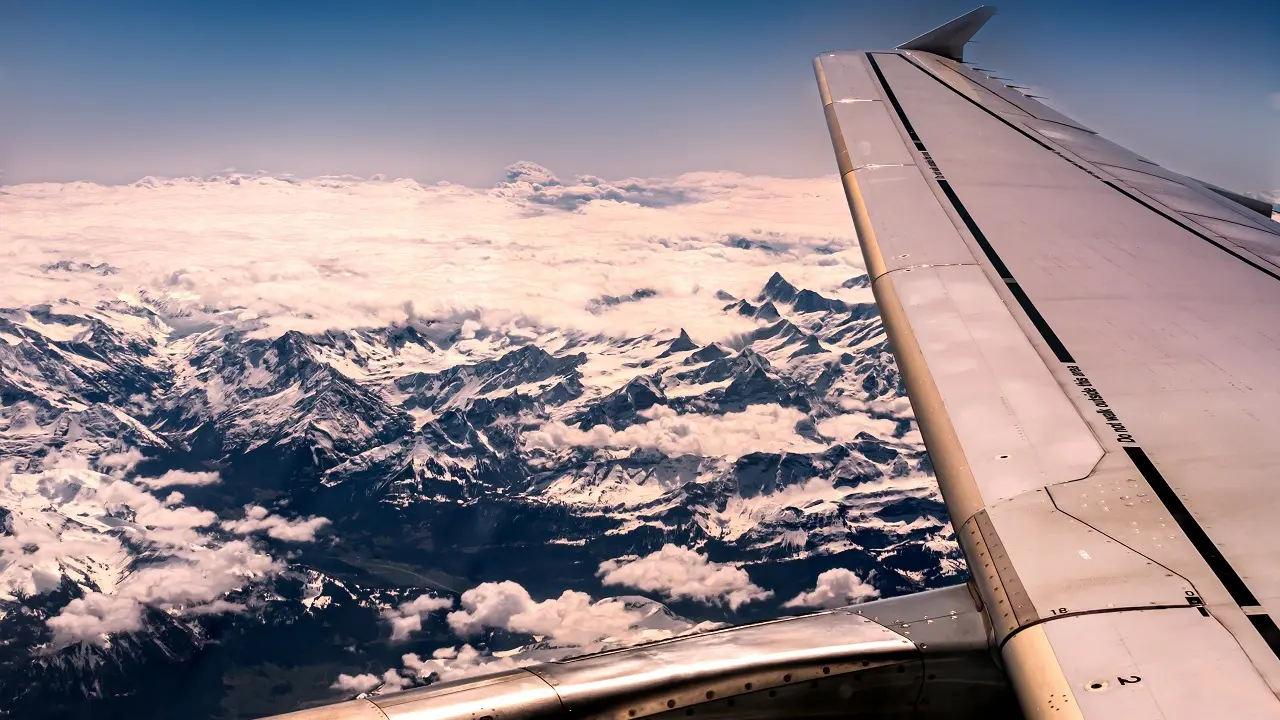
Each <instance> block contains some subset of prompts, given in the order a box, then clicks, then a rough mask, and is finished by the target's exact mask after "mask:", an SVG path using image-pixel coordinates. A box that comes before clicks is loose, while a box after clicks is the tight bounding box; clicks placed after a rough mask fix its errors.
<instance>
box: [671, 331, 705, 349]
mask: <svg viewBox="0 0 1280 720" xmlns="http://www.w3.org/2000/svg"><path fill="white" fill-rule="evenodd" d="M668 349H669V350H670V351H671V352H685V351H686V350H697V349H698V346H697V345H696V344H695V343H694V342H693V338H690V337H689V333H688V332H687V331H686V330H685V329H684V328H680V337H678V338H676V339H675V340H672V341H671V347H670V348H668Z"/></svg>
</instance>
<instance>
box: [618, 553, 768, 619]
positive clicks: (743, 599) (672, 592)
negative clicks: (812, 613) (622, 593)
mask: <svg viewBox="0 0 1280 720" xmlns="http://www.w3.org/2000/svg"><path fill="white" fill-rule="evenodd" d="M596 575H598V576H599V577H600V579H601V580H602V581H603V582H604V584H605V585H625V586H627V587H633V588H636V589H638V590H644V591H647V592H656V593H659V594H661V595H662V596H663V597H665V598H667V599H668V600H683V599H688V600H695V601H697V602H701V603H707V604H717V605H721V604H727V605H728V606H729V607H730V608H732V609H734V610H737V609H738V608H739V607H741V606H742V605H745V604H746V603H749V602H754V601H756V600H765V599H768V598H770V597H772V596H773V591H771V590H765V589H764V588H762V587H760V586H758V585H756V584H755V583H753V582H751V578H750V577H749V576H748V575H747V573H746V571H745V570H743V569H742V568H739V567H735V566H733V565H728V564H723V563H716V562H711V560H710V559H708V558H707V556H706V555H702V554H701V553H698V552H696V551H694V550H690V549H688V548H682V547H678V546H675V545H669V544H668V545H663V546H662V549H661V550H658V551H657V552H653V553H650V554H648V555H646V556H644V557H637V556H627V557H621V558H617V559H615V560H606V561H605V562H602V563H600V567H599V569H598V571H597V572H596Z"/></svg>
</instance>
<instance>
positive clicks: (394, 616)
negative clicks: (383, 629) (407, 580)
mask: <svg viewBox="0 0 1280 720" xmlns="http://www.w3.org/2000/svg"><path fill="white" fill-rule="evenodd" d="M451 607H453V599H452V598H447V597H431V596H430V595H423V596H421V597H419V598H415V599H413V600H410V601H409V602H407V603H402V604H401V605H399V606H398V607H394V608H390V609H387V610H384V611H383V612H382V617H383V618H384V619H386V620H387V621H388V622H390V623H391V639H392V640H408V639H409V635H410V634H412V633H415V632H417V631H419V630H421V629H422V619H423V618H424V617H426V616H427V615H430V614H431V613H433V612H435V611H437V610H444V609H446V608H451Z"/></svg>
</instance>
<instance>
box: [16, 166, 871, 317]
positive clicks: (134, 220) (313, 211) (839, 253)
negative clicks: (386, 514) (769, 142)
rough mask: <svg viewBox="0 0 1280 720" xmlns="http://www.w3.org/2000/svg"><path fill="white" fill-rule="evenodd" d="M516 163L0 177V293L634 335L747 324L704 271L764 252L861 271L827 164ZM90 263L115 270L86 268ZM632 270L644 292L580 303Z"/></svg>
mask: <svg viewBox="0 0 1280 720" xmlns="http://www.w3.org/2000/svg"><path fill="white" fill-rule="evenodd" d="M515 175H516V177H514V178H513V181H512V182H510V183H504V184H502V185H501V186H499V187H497V188H493V189H488V190H486V189H473V188H466V187H462V186H458V185H440V186H432V187H421V186H419V185H417V184H416V183H413V182H408V181H406V182H401V181H396V182H362V181H358V180H333V179H315V180H297V179H290V180H288V181H282V180H275V179H272V178H235V177H222V178H213V179H210V180H194V179H193V180H152V181H150V182H146V183H140V184H139V185H138V186H99V185H94V184H91V183H70V184H62V185H59V184H30V185H15V186H8V187H6V188H5V192H4V194H3V195H0V213H3V215H4V217H5V223H4V225H3V227H0V244H3V246H4V247H5V248H6V249H7V251H8V252H7V254H6V256H5V273H6V274H5V280H6V282H5V283H4V284H3V286H0V307H29V306H33V305H37V304H41V303H54V304H55V305H56V304H57V303H58V302H61V301H62V300H63V299H64V298H65V299H66V300H69V301H73V302H79V303H83V304H88V305H93V304H96V303H97V302H99V301H103V300H117V299H120V298H126V299H134V300H145V301H146V302H147V303H148V304H149V305H150V306H151V307H152V308H154V309H155V310H156V311H158V312H159V313H160V314H161V315H162V316H164V317H165V318H169V319H174V321H175V322H177V321H178V320H181V321H183V322H185V323H186V324H187V325H194V326H199V325H200V324H202V323H214V324H226V323H230V324H236V325H245V324H248V323H261V324H263V325H264V327H263V329H262V332H263V334H270V335H275V334H279V332H280V331H282V330H284V329H288V328H297V329H301V330H304V331H319V330H324V329H328V328H330V327H333V328H350V327H368V326H384V325H386V324H388V323H391V322H402V321H404V320H405V319H406V316H407V315H412V316H413V317H415V318H417V319H423V320H425V319H437V320H441V321H443V322H446V323H454V324H457V325H461V323H462V322H463V321H464V320H467V319H470V320H473V321H474V322H476V323H479V324H480V325H481V326H483V327H486V328H491V329H495V330H503V329H517V328H519V327H521V326H526V325H530V324H536V325H541V326H546V327H558V328H565V329H578V330H584V331H587V332H592V333H595V332H600V333H606V334H611V335H613V334H627V335H633V336H634V335H635V334H638V333H641V332H658V331H664V330H666V331H670V330H675V329H678V328H673V327H671V325H672V322H673V318H679V323H680V325H681V326H684V327H686V328H687V329H688V331H689V332H690V333H691V334H692V335H693V336H695V337H698V338H700V339H702V338H705V341H711V340H716V339H722V338H727V337H731V336H733V335H735V334H737V333H739V332H742V331H743V330H748V329H751V328H754V327H755V325H754V322H753V321H751V320H749V319H745V318H740V317H737V316H726V315H724V314H723V313H722V312H721V306H722V305H723V303H722V302H721V301H719V300H716V299H715V298H714V293H715V291H716V290H718V289H723V290H726V291H728V292H730V293H733V294H735V295H738V296H745V295H748V294H754V293H755V292H757V291H758V290H759V288H760V286H761V285H762V284H763V282H764V281H765V280H766V279H767V278H768V277H769V275H771V274H772V273H773V272H774V271H775V270H778V271H781V272H782V273H783V274H785V275H786V277H787V278H788V279H789V280H791V281H792V282H796V283H798V284H800V285H802V286H804V287H809V288H813V289H815V290H823V289H824V288H836V287H838V286H839V284H840V283H841V282H843V281H844V280H845V279H847V278H848V277H850V276H852V275H855V274H859V273H860V268H861V265H862V260H861V256H860V254H859V252H858V250H857V248H856V246H855V244H854V242H853V239H852V237H853V233H852V230H851V227H850V225H849V220H848V211H847V209H846V207H845V204H844V201H843V196H842V194H841V189H840V184H839V182H838V181H836V180H835V179H834V178H830V177H828V178H812V179H780V178H767V177H747V176H742V175H736V174H732V173H694V174H689V175H684V176H681V177H679V178H676V179H674V180H634V179H631V180H624V181H617V182H612V181H604V180H600V179H599V178H593V177H583V178H580V179H578V180H574V181H559V180H554V177H543V175H546V176H550V173H549V172H548V171H546V170H545V169H535V168H532V167H526V168H525V169H524V170H521V171H519V172H517V173H515ZM553 180H554V182H552V181H553ZM566 208H572V210H567V209H566ZM738 238H746V239H748V240H749V241H750V242H749V244H751V245H753V246H760V245H767V246H768V247H769V248H771V249H769V250H762V249H758V248H757V249H740V248H738V247H734V246H733V241H734V240H735V239H738ZM268 241H269V242H268ZM61 261H68V262H67V263H63V264H62V265H58V263H60V262H61ZM102 263H109V264H110V266H111V268H113V269H114V272H109V273H105V274H104V273H103V272H101V271H99V270H94V269H93V268H95V267H100V266H101V264H102ZM55 267H56V269H50V268H55ZM642 287H647V288H651V289H653V290H655V291H656V293H657V294H656V295H655V296H654V297H651V298H648V299H645V300H643V301H641V302H633V303H624V304H621V305H618V306H616V307H613V308H611V309H609V310H608V311H607V312H603V313H599V314H594V313H592V312H590V311H589V309H588V306H589V304H590V301H591V300H592V299H594V298H599V297H601V296H604V295H613V296H624V295H628V294H630V293H632V292H634V291H635V290H636V289H638V288H642Z"/></svg>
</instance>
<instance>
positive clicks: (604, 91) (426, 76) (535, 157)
mask: <svg viewBox="0 0 1280 720" xmlns="http://www.w3.org/2000/svg"><path fill="white" fill-rule="evenodd" d="M973 4H974V3H972V2H949V1H942V0H929V1H926V2H918V3H912V4H910V5H909V6H901V7H900V6H889V5H887V4H874V3H869V2H863V3H859V2H834V1H827V0H810V1H808V2H803V3H797V4H791V5H787V6H785V7H784V6H782V5H781V4H775V3H764V2H746V3H728V2H720V1H719V0H713V1H709V2H704V3H699V4H697V5H696V6H689V5H684V4H677V3H662V2H659V3H648V4H645V5H643V6H641V5H617V6H608V7H603V6H598V5H591V4H587V3H574V2H567V1H565V0H557V1H554V2H549V3H542V4H539V5H538V6H537V7H536V8H534V7H529V6H525V5H523V4H520V3H512V2H498V1H496V0H495V1H491V2H484V3H477V4H472V5H467V6H465V7H464V6H452V5H444V4H421V5H417V4H402V3H370V4H365V5H361V6H359V7H354V6H347V5H343V4H338V3H328V2H321V3H308V4H305V5H304V4H301V3H291V2H285V3H275V4H272V5H271V6H269V7H259V6H257V5H253V4H249V3H243V2H229V3H220V4H210V3H199V4H182V5H180V6H179V5H173V4H169V3H159V2H150V1H148V0H135V1H133V2H128V3H125V4H122V5H114V6H112V7H110V8H107V7H102V6H98V5H96V4H93V3H88V2H81V1H80V0H73V1H69V2H57V1H55V2H48V3H40V4H38V5H37V4H26V5H22V6H20V7H14V8H11V9H10V11H9V12H8V13H7V14H8V15H9V17H7V18H6V20H7V22H6V23H5V24H4V26H3V27H2V28H0V91H3V92H4V94H5V96H6V97H7V99H8V100H9V102H8V103H6V104H5V107H4V108H3V109H0V168H2V169H3V172H4V174H3V180H2V182H3V183H5V184H8V185H13V184H21V183H27V182H41V181H51V182H71V181H91V182H98V183H106V184H122V183H129V182H133V181H136V180H138V179H140V178H142V177H145V176H160V177H184V176H200V177H207V176H209V175H212V174H216V173H218V172H220V171H222V170H224V169H225V168H229V167H230V168H238V169H239V170H240V171H244V172H250V173H252V172H256V171H259V170H263V171H266V172H268V173H271V174H274V175H280V174H286V173H292V174H295V175H298V176H302V177H314V176H320V175H343V174H351V175H356V176H359V177H370V176H372V175H374V174H385V175H387V176H388V177H408V178H413V179H415V180H417V181H419V182H423V183H433V182H436V181H439V180H447V181H449V182H454V183H459V184H464V185H469V186H492V185H493V184H494V183H496V182H498V181H499V180H500V179H501V178H502V175H503V172H504V169H505V168H506V167H507V166H508V165H510V164H512V163H513V162H516V161H519V160H530V161H534V162H537V163H539V164H541V165H544V166H546V167H549V168H551V169H552V170H554V171H555V172H557V173H559V174H560V175H562V176H564V177H572V176H577V175H599V176H602V177H608V178H623V177H651V178H652V177H667V178H670V177H674V176H678V175H681V174H684V173H688V172H692V171H730V172H739V173H743V174H748V175H763V176H775V177H815V176H825V175H830V174H831V173H833V172H834V169H835V166H834V160H833V158H832V155H831V149H830V143H829V141H828V138H827V135H826V128H825V125H824V123H823V119H822V113H821V111H820V108H819V104H818V97H817V90H816V87H815V84H814V80H813V76H812V71H811V66H810V61H811V59H812V57H813V56H814V55H816V54H817V53H819V52H821V51H823V50H827V49H837V48H856V47H891V46H892V45H894V44H897V43H899V42H901V41H903V40H905V39H907V38H909V37H911V36H913V35H915V34H918V33H920V32H922V31H924V30H927V29H929V28H930V27H933V26H935V25H937V24H940V23H941V22H944V21H946V20H947V19H949V18H951V17H954V16H956V15H958V14H960V13H962V12H964V11H966V10H968V9H970V8H971V7H972V5H973ZM1278 29H1280V18H1278V17H1277V16H1276V14H1275V13H1274V12H1270V10H1269V8H1268V7H1267V6H1266V5H1264V4H1262V3H1261V2H1249V1H1246V0H1233V1H1232V2H1228V3H1220V4H1216V5H1213V6H1206V5H1204V4H1200V3H1190V2H1176V3H1173V4H1168V3H1165V4H1160V5H1155V4H1153V3H1140V4H1129V5H1126V6H1125V7H1123V8H1117V7H1111V6H1109V5H1107V4H1104V3H1100V2H1087V3H1076V4H1072V5H1069V6H1068V5H1063V6H1051V5H1049V4H1039V3H1037V4H1030V3H1019V4H1003V5H1001V6H1000V11H999V14H998V15H997V16H996V17H995V18H994V19H993V20H992V21H991V23H990V24H989V25H988V27H986V28H984V30H983V31H982V32H981V33H980V34H979V36H978V41H977V42H975V43H973V44H971V45H970V47H969V50H968V57H969V58H970V59H971V60H973V61H975V62H976V63H978V64H980V65H982V66H983V67H988V68H993V69H995V70H998V71H1000V72H1001V74H1002V75H1004V76H1006V77H1011V78H1013V79H1015V80H1016V81H1018V82H1019V83H1021V84H1026V85H1030V86H1033V87H1035V88H1036V89H1037V90H1038V91H1039V92H1040V93H1042V94H1047V95H1048V96H1049V102H1050V103H1051V104H1052V105H1054V106H1055V107H1058V108H1059V109H1061V110H1063V111H1065V112H1067V113H1068V114H1070V115H1072V116H1073V117H1075V118H1077V119H1078V120H1080V121H1082V122H1084V123H1086V124H1088V125H1089V126H1091V127H1093V128H1094V129H1096V130H1098V131H1099V132H1101V133H1102V134H1104V135H1106V136H1107V137H1108V138H1110V139H1113V140H1115V141H1117V142H1119V143H1121V144H1123V145H1126V146H1127V147H1130V148H1131V149H1133V150H1135V151H1136V152H1139V153H1141V154H1143V155H1145V156H1148V157H1150V158H1152V159H1153V160H1156V161H1158V162H1160V163H1161V164H1164V165H1166V166H1168V167H1170V168H1171V169H1174V170H1177V171H1180V172H1184V173H1187V174H1189V175H1192V176H1194V177H1198V178H1201V179H1204V180H1206V181H1209V182H1213V183H1216V184H1219V185H1223V186H1225V187H1231V188H1234V189H1238V190H1241V191H1255V192H1273V191H1275V190H1276V189H1278V188H1280V134H1278V133H1277V127H1278V122H1277V121H1280V78H1278V77H1277V72H1276V68H1277V67H1280V63H1277V62H1276V59H1277V56H1278V53H1277V43H1276V40H1275V38H1276V35H1277V33H1276V31H1277V30H1278Z"/></svg>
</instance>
